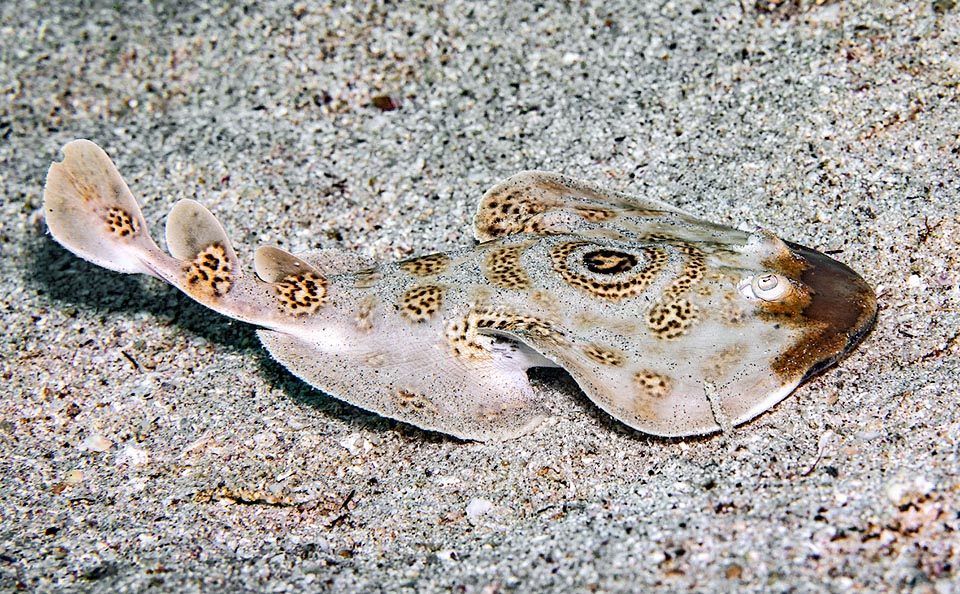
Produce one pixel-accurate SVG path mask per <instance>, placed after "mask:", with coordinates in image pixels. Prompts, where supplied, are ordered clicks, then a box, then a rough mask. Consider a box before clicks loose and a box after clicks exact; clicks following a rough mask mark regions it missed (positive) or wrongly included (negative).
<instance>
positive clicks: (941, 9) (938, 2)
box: [932, 0, 957, 14]
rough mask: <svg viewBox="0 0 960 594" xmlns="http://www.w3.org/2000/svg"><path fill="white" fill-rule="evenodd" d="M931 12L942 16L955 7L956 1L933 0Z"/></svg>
mask: <svg viewBox="0 0 960 594" xmlns="http://www.w3.org/2000/svg"><path fill="white" fill-rule="evenodd" d="M932 6H933V12H935V13H937V14H943V13H945V12H949V11H951V10H953V9H954V8H956V7H957V2H956V0H933V2H932Z"/></svg>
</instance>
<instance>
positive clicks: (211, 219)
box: [166, 200, 240, 276]
mask: <svg viewBox="0 0 960 594" xmlns="http://www.w3.org/2000/svg"><path fill="white" fill-rule="evenodd" d="M166 239H167V250H168V251H169V252H170V255H172V256H173V257H174V258H176V259H177V260H193V259H194V258H196V257H197V255H198V254H199V253H200V252H202V251H203V250H204V249H207V248H208V247H210V246H212V245H216V246H219V247H220V248H222V250H223V254H224V256H225V258H226V260H227V262H229V263H230V264H232V265H233V266H234V271H235V275H236V276H239V275H240V266H239V263H238V261H237V254H236V252H234V251H233V246H232V245H230V239H228V238H227V232H226V231H224V229H223V225H221V224H220V221H218V220H217V218H216V217H215V216H213V213H211V212H210V211H209V210H207V208H206V207H205V206H203V205H202V204H200V203H199V202H197V201H196V200H181V201H180V202H177V203H176V204H174V205H173V208H172V209H171V210H170V214H169V215H167V229H166Z"/></svg>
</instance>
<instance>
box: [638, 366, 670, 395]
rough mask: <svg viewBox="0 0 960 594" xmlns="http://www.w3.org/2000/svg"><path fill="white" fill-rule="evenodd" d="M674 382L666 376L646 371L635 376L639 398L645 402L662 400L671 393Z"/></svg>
mask: <svg viewBox="0 0 960 594" xmlns="http://www.w3.org/2000/svg"><path fill="white" fill-rule="evenodd" d="M672 384H673V382H671V381H670V378H669V377H667V376H665V375H660V374H659V373H655V372H653V371H650V370H649V369H645V370H643V371H638V372H636V373H634V374H633V385H634V387H635V388H636V390H637V396H639V397H640V398H641V399H642V400H644V401H650V400H661V399H663V398H664V397H666V396H667V394H669V393H670V389H671V387H672Z"/></svg>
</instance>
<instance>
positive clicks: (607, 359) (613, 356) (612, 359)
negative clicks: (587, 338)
mask: <svg viewBox="0 0 960 594" xmlns="http://www.w3.org/2000/svg"><path fill="white" fill-rule="evenodd" d="M583 354H584V355H586V356H588V357H590V358H591V359H593V360H594V361H596V362H597V363H600V364H601V365H607V366H609V367H623V364H624V363H625V362H626V359H624V357H623V354H622V353H620V352H619V351H617V350H615V349H612V348H610V347H605V346H601V345H598V344H588V345H586V346H585V347H583Z"/></svg>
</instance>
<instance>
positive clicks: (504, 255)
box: [483, 245, 530, 289]
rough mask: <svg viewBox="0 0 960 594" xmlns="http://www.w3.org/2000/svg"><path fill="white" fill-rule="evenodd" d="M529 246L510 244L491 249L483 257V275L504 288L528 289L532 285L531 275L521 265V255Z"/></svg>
mask: <svg viewBox="0 0 960 594" xmlns="http://www.w3.org/2000/svg"><path fill="white" fill-rule="evenodd" d="M527 247H529V246H528V245H510V246H501V247H497V248H494V249H492V250H490V251H489V252H487V255H486V256H484V258H483V275H484V276H485V277H486V278H487V280H488V281H490V282H491V283H493V284H494V285H496V286H498V287H503V288H504V289H526V288H527V287H529V286H530V277H529V276H528V275H527V271H526V270H524V269H523V267H522V266H521V265H520V255H521V254H523V252H524V251H525V250H526V249H527Z"/></svg>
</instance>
